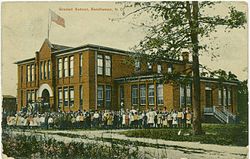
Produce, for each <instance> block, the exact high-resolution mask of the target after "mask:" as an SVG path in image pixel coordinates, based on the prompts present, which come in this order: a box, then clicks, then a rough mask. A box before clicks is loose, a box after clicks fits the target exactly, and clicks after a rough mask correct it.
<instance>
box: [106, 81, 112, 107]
mask: <svg viewBox="0 0 250 159" xmlns="http://www.w3.org/2000/svg"><path fill="white" fill-rule="evenodd" d="M110 107H111V86H109V85H107V86H106V108H110Z"/></svg>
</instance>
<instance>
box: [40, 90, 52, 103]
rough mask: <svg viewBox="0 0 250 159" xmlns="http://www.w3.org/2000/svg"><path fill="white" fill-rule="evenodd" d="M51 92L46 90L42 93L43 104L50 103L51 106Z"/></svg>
mask: <svg viewBox="0 0 250 159" xmlns="http://www.w3.org/2000/svg"><path fill="white" fill-rule="evenodd" d="M49 96H50V95H49V91H48V90H47V89H44V90H43V92H42V99H43V103H48V104H49V101H50V100H49Z"/></svg>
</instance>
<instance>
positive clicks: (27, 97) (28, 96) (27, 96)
mask: <svg viewBox="0 0 250 159" xmlns="http://www.w3.org/2000/svg"><path fill="white" fill-rule="evenodd" d="M26 103H27V104H28V103H30V92H29V91H26Z"/></svg>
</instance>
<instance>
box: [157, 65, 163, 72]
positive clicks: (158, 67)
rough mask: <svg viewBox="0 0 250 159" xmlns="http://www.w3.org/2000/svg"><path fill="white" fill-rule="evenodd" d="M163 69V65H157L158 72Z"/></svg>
mask: <svg viewBox="0 0 250 159" xmlns="http://www.w3.org/2000/svg"><path fill="white" fill-rule="evenodd" d="M161 71H162V67H161V65H157V73H162V72H161Z"/></svg>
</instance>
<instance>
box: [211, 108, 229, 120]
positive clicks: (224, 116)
mask: <svg viewBox="0 0 250 159" xmlns="http://www.w3.org/2000/svg"><path fill="white" fill-rule="evenodd" d="M213 110H214V114H215V115H216V116H218V117H219V118H220V119H221V120H223V121H224V122H226V123H228V122H229V119H228V116H226V115H225V114H224V113H222V112H221V110H219V109H218V108H216V106H213Z"/></svg>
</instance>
